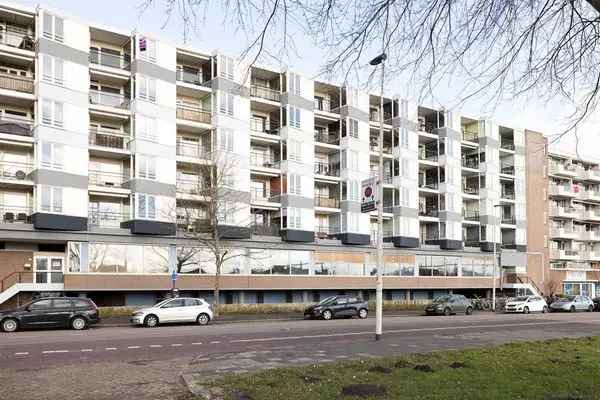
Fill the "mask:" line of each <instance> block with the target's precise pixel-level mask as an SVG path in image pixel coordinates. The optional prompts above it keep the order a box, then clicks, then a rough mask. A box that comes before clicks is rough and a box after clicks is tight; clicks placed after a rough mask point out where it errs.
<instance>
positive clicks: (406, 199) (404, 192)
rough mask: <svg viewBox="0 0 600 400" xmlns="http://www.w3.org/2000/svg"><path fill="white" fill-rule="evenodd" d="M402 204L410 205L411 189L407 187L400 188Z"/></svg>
mask: <svg viewBox="0 0 600 400" xmlns="http://www.w3.org/2000/svg"><path fill="white" fill-rule="evenodd" d="M400 205H401V206H403V207H410V191H409V190H408V188H406V187H402V188H400Z"/></svg>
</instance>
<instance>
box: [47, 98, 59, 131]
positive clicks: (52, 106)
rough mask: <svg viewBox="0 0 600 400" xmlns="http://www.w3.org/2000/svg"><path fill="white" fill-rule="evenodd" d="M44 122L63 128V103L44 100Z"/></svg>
mask: <svg viewBox="0 0 600 400" xmlns="http://www.w3.org/2000/svg"><path fill="white" fill-rule="evenodd" d="M42 124H44V125H48V126H54V127H57V128H62V126H63V103H60V102H58V101H52V100H46V99H44V100H42Z"/></svg>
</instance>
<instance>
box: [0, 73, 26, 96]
mask: <svg viewBox="0 0 600 400" xmlns="http://www.w3.org/2000/svg"><path fill="white" fill-rule="evenodd" d="M0 89H6V90H14V91H16V92H21V93H33V78H30V77H24V76H15V75H8V74H4V73H0Z"/></svg>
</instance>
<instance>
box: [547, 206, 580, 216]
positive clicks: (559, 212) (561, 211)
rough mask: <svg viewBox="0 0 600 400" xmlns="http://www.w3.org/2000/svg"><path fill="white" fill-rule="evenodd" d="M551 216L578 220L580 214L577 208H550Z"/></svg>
mask: <svg viewBox="0 0 600 400" xmlns="http://www.w3.org/2000/svg"><path fill="white" fill-rule="evenodd" d="M550 216H551V217H558V218H578V217H579V212H578V210H577V209H576V208H575V207H560V206H550Z"/></svg>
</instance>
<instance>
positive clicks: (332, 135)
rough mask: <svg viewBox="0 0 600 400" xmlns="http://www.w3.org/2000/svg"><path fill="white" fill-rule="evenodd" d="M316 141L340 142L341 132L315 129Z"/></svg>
mask: <svg viewBox="0 0 600 400" xmlns="http://www.w3.org/2000/svg"><path fill="white" fill-rule="evenodd" d="M314 138H315V142H317V143H325V144H333V145H339V144H340V134H339V132H326V131H320V130H315V136H314Z"/></svg>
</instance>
